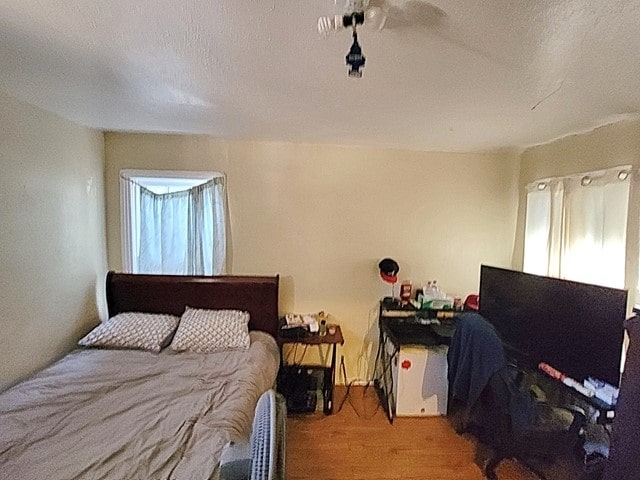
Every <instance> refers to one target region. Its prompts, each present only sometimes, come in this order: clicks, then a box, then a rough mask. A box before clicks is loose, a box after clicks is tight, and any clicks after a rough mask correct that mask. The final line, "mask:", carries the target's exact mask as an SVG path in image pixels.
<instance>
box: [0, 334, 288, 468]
mask: <svg viewBox="0 0 640 480" xmlns="http://www.w3.org/2000/svg"><path fill="white" fill-rule="evenodd" d="M278 366H279V357H278V348H277V345H276V342H275V341H274V339H273V338H272V337H271V336H270V335H268V334H265V333H262V332H251V346H250V348H249V350H247V351H228V352H220V353H213V354H201V353H186V352H183V353H175V352H172V351H170V350H168V349H165V350H164V351H163V352H161V353H160V354H154V353H150V352H142V351H135V350H106V349H104V350H102V349H83V350H76V351H74V352H72V353H70V354H69V355H67V356H66V357H64V358H63V359H61V360H60V361H58V362H57V363H55V364H54V365H52V366H51V367H49V368H47V369H45V370H43V371H42V372H40V373H39V374H37V375H36V376H34V377H32V378H31V379H29V380H27V381H25V382H22V383H20V384H18V385H16V386H15V387H13V388H11V389H9V390H7V391H6V392H4V393H2V394H0V479H3V480H4V479H7V480H9V479H10V480H17V479H29V480H39V479H47V480H56V479H60V480H62V479H64V480H71V479H92V480H97V479H140V480H142V479H144V480H155V479H180V480H182V479H198V480H202V479H210V478H216V477H217V476H218V460H219V457H220V453H221V451H222V447H223V446H224V445H225V444H226V443H227V442H228V441H229V440H241V439H247V438H248V437H249V435H250V430H251V422H252V419H253V412H254V409H255V405H256V402H257V400H258V397H259V396H260V395H261V394H262V393H263V392H264V391H265V390H267V389H269V388H271V387H272V386H273V384H274V382H275V378H276V375H277V371H278Z"/></svg>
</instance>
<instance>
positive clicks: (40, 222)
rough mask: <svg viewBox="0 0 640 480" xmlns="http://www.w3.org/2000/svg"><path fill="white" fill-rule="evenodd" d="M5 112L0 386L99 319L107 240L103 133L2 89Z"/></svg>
mask: <svg viewBox="0 0 640 480" xmlns="http://www.w3.org/2000/svg"><path fill="white" fill-rule="evenodd" d="M0 119H1V121H0V123H1V124H2V128H1V129H0V168H1V174H0V225H1V227H0V328H1V329H2V334H1V335H0V389H2V388H4V387H6V386H8V385H10V384H12V383H14V382H15V381H16V380H18V379H20V378H21V377H24V376H26V375H28V374H30V373H32V372H34V371H35V370H37V369H39V368H41V367H42V366H44V365H46V364H47V363H49V362H50V361H52V360H53V359H55V358H56V357H58V356H60V355H62V354H63V353H66V352H67V351H68V350H69V349H70V348H71V347H72V346H73V344H74V342H75V341H76V340H77V339H78V338H79V337H80V335H81V334H82V333H84V332H85V331H87V330H88V329H89V328H90V326H91V325H92V324H95V323H96V322H97V319H98V310H99V309H101V308H102V303H103V295H102V284H103V277H104V273H105V268H106V255H105V252H106V247H105V232H104V190H103V157H104V144H103V135H102V133H100V132H97V131H94V130H90V129H87V128H82V127H79V126H77V125H75V124H72V123H70V122H68V121H65V120H62V119H61V118H59V117H57V116H55V115H52V114H49V113H47V112H44V111H42V110H39V109H37V108H34V107H31V106H29V105H26V104H24V103H22V102H20V101H18V100H15V99H13V98H11V97H8V96H6V95H4V94H1V93H0ZM97 292H98V295H99V301H98V302H97V300H96V299H97Z"/></svg>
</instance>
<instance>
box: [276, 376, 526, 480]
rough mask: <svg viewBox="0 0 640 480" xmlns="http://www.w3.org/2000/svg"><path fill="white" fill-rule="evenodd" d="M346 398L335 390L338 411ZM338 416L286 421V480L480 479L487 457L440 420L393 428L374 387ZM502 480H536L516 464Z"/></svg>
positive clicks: (401, 421) (361, 391)
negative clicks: (380, 406) (378, 406)
mask: <svg viewBox="0 0 640 480" xmlns="http://www.w3.org/2000/svg"><path fill="white" fill-rule="evenodd" d="M342 398H343V391H337V392H336V395H335V399H336V401H337V403H336V408H337V407H338V405H339V403H340V400H341V399H342ZM349 400H350V401H348V402H346V403H345V404H344V406H343V408H342V410H341V411H340V412H338V413H336V414H334V415H330V416H326V417H325V416H321V415H311V416H290V417H289V418H288V420H287V479H288V480H307V479H309V480H310V479H314V480H347V479H362V480H365V479H367V480H391V479H403V480H445V479H446V480H482V479H484V478H485V477H484V476H483V475H482V472H481V465H483V464H484V462H485V461H486V459H487V456H488V452H487V451H484V449H483V447H482V446H480V447H479V446H478V444H477V443H476V442H475V441H474V440H473V439H472V437H467V436H460V435H458V434H456V433H455V431H454V430H453V429H452V428H451V426H450V424H449V422H448V421H447V420H446V419H445V418H442V417H428V418H396V419H395V420H394V422H393V425H391V424H389V421H388V420H387V417H386V416H385V414H384V412H383V411H382V410H381V409H377V404H378V401H377V397H376V396H375V393H374V391H373V389H372V388H368V389H365V388H364V387H354V388H352V389H351V393H350V395H349ZM497 473H498V478H499V479H500V480H537V477H536V476H535V475H533V474H532V473H530V472H528V471H527V470H526V469H525V468H524V467H522V466H520V465H519V464H517V463H516V462H514V461H511V460H509V461H504V462H503V463H502V464H500V466H499V467H498V470H497Z"/></svg>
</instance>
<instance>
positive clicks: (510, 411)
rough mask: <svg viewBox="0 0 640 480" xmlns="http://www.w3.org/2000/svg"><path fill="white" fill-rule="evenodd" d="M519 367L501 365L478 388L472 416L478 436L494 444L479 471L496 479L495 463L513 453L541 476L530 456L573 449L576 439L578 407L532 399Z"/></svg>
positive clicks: (580, 421) (578, 434) (582, 419)
mask: <svg viewBox="0 0 640 480" xmlns="http://www.w3.org/2000/svg"><path fill="white" fill-rule="evenodd" d="M523 378H524V372H523V371H522V370H520V369H518V368H517V367H515V366H513V365H506V366H504V367H503V368H501V369H500V370H499V371H498V372H496V373H495V374H494V375H493V376H492V377H491V379H490V380H489V384H488V385H487V386H486V387H485V389H484V390H483V392H482V394H481V396H480V400H479V405H478V406H477V410H476V412H475V417H476V418H477V419H478V420H479V423H480V432H481V433H480V439H481V441H483V442H485V443H488V444H489V445H491V446H492V447H493V449H494V456H493V457H492V458H491V459H490V460H489V461H488V462H487V464H486V466H485V469H484V473H485V476H486V477H487V478H489V479H491V480H495V479H497V476H496V473H495V469H496V467H497V466H498V464H499V463H500V462H501V461H502V460H504V459H506V458H517V459H519V460H521V461H522V462H523V463H524V464H525V465H527V466H528V467H529V469H530V470H531V471H533V472H534V473H535V474H536V475H538V476H539V477H540V478H542V479H544V478H545V476H544V474H543V473H542V472H540V471H539V470H538V469H537V468H535V467H534V466H533V465H532V464H531V463H529V462H528V460H529V459H533V458H547V459H549V458H553V457H557V456H560V455H563V454H566V453H568V452H571V451H573V449H574V447H575V446H576V444H577V443H578V442H579V441H580V439H581V431H582V427H583V426H584V422H585V415H584V412H583V411H582V410H580V409H578V408H577V407H571V408H568V407H554V406H552V405H550V404H548V403H546V402H542V401H538V400H537V399H536V398H535V397H534V396H533V394H532V393H531V392H530V391H528V390H527V389H525V388H524V387H523Z"/></svg>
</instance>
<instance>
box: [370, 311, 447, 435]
mask: <svg viewBox="0 0 640 480" xmlns="http://www.w3.org/2000/svg"><path fill="white" fill-rule="evenodd" d="M435 314H436V312H434V311H425V310H413V311H411V310H403V309H399V308H396V309H390V308H389V307H387V306H385V305H384V304H382V303H381V304H380V314H379V317H378V327H379V332H380V333H379V340H378V352H377V355H376V361H375V373H374V383H375V386H376V391H377V393H378V397H379V399H380V403H381V405H382V406H383V408H384V409H385V411H386V413H387V418H388V419H389V422H391V423H393V418H394V416H395V415H396V409H397V406H398V403H399V402H398V399H397V398H396V393H397V392H398V391H399V387H400V386H399V385H398V384H397V383H398V378H399V374H398V372H397V371H398V359H399V357H400V353H401V349H403V348H405V347H406V349H407V350H408V349H409V348H411V347H415V346H419V347H424V348H428V349H432V351H433V353H435V354H436V356H435V357H433V359H434V361H433V362H431V364H432V365H433V364H436V365H439V367H437V368H441V371H440V372H433V371H432V372H431V374H434V373H435V379H436V383H440V384H441V383H442V382H443V381H444V383H445V386H444V388H446V357H445V358H444V359H443V358H442V355H443V352H444V351H446V350H443V348H438V347H440V346H442V345H447V344H449V343H450V340H451V336H452V335H453V331H454V330H455V320H446V321H443V325H435V324H433V323H430V322H432V321H433V320H434V318H433V317H435ZM425 353H427V352H425ZM409 365H410V364H409ZM420 367H422V365H420ZM401 368H402V366H401ZM426 374H427V373H426V371H425V375H426ZM394 377H396V378H395V379H394ZM412 381H416V382H420V385H418V387H420V386H421V385H422V382H423V381H424V379H423V378H419V379H418V378H416V379H412ZM440 386H441V387H442V385H440ZM445 396H446V395H445ZM418 415H421V414H420V413H418Z"/></svg>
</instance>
